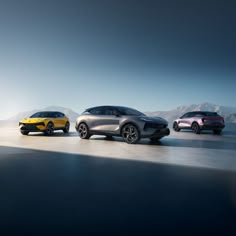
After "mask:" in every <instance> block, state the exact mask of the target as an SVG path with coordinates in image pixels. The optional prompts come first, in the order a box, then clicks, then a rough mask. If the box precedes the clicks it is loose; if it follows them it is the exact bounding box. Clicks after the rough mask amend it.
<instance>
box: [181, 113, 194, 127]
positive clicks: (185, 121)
mask: <svg viewBox="0 0 236 236" xmlns="http://www.w3.org/2000/svg"><path fill="white" fill-rule="evenodd" d="M191 117H192V113H191V112H189V113H186V114H185V115H183V116H182V117H181V118H180V119H179V122H178V125H179V127H182V128H185V127H186V128H187V127H191Z"/></svg>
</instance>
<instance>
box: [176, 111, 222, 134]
mask: <svg viewBox="0 0 236 236" xmlns="http://www.w3.org/2000/svg"><path fill="white" fill-rule="evenodd" d="M224 127H225V122H224V118H223V117H222V116H220V115H218V114H217V113H216V112H208V111H193V112H188V113H186V114H184V115H183V116H181V117H180V118H179V119H176V120H175V121H174V123H173V129H174V130H175V131H176V132H179V131H180V130H181V129H191V130H193V132H194V133H196V134H200V132H201V130H212V131H213V132H214V134H221V132H222V129H224Z"/></svg>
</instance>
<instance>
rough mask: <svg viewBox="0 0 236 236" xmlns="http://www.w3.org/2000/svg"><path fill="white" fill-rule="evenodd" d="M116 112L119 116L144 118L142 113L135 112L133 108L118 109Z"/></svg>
mask: <svg viewBox="0 0 236 236" xmlns="http://www.w3.org/2000/svg"><path fill="white" fill-rule="evenodd" d="M118 110H119V112H120V114H121V115H126V116H145V115H144V114H143V113H142V112H140V111H137V110H135V109H133V108H128V107H119V108H118Z"/></svg>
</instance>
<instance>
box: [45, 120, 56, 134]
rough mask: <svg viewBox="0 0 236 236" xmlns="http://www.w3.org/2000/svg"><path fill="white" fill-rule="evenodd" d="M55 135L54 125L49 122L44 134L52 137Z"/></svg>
mask: <svg viewBox="0 0 236 236" xmlns="http://www.w3.org/2000/svg"><path fill="white" fill-rule="evenodd" d="M53 133H54V125H53V123H52V122H49V123H48V124H47V127H46V130H45V131H44V134H46V135H52V134H53Z"/></svg>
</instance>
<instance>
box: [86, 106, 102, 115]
mask: <svg viewBox="0 0 236 236" xmlns="http://www.w3.org/2000/svg"><path fill="white" fill-rule="evenodd" d="M89 112H90V113H91V114H93V115H103V114H104V108H103V107H96V108H93V109H90V110H89Z"/></svg>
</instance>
